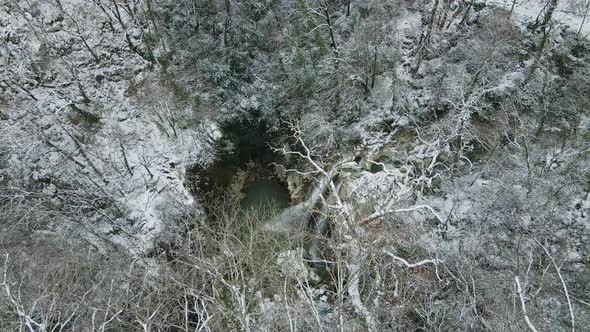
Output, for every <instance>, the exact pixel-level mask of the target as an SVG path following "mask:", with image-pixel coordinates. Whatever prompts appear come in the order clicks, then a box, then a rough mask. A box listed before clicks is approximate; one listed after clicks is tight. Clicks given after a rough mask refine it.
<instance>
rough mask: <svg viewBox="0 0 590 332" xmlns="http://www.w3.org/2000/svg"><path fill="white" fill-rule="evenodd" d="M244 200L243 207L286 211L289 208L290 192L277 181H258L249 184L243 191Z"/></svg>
mask: <svg viewBox="0 0 590 332" xmlns="http://www.w3.org/2000/svg"><path fill="white" fill-rule="evenodd" d="M242 192H243V193H244V195H245V196H244V198H243V200H242V203H241V204H242V207H243V208H245V209H248V208H258V207H260V206H263V207H274V208H279V209H284V208H287V207H289V192H288V191H287V189H286V188H285V187H284V186H283V185H282V184H281V183H280V182H278V181H276V180H272V179H271V180H268V179H257V180H254V181H253V182H251V183H249V184H247V185H246V187H244V189H243V190H242Z"/></svg>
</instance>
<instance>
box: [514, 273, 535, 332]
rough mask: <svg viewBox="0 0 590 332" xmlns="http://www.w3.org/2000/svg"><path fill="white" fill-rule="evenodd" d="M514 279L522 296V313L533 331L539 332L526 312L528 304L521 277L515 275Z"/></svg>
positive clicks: (519, 294)
mask: <svg viewBox="0 0 590 332" xmlns="http://www.w3.org/2000/svg"><path fill="white" fill-rule="evenodd" d="M514 281H515V282H516V291H517V292H518V296H519V297H520V305H521V307H522V314H523V315H524V320H525V322H526V324H527V325H528V327H529V329H530V330H531V331H533V332H538V331H537V329H536V328H535V325H533V323H532V322H531V320H530V318H529V316H528V315H527V313H526V304H525V303H524V294H523V292H522V287H521V286H520V279H518V276H515V277H514Z"/></svg>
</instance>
